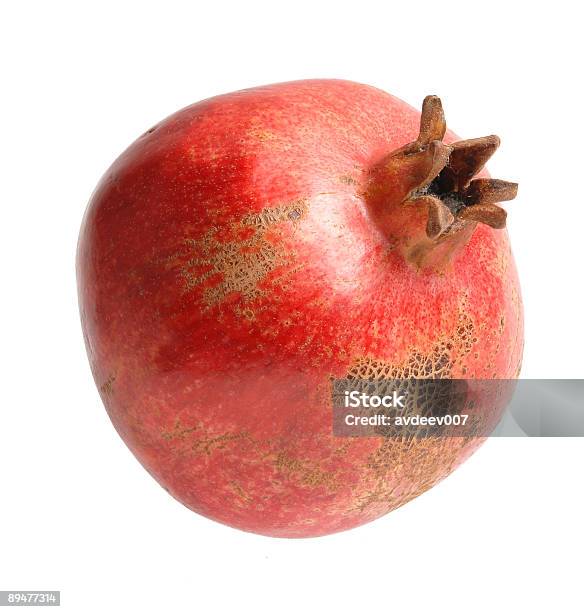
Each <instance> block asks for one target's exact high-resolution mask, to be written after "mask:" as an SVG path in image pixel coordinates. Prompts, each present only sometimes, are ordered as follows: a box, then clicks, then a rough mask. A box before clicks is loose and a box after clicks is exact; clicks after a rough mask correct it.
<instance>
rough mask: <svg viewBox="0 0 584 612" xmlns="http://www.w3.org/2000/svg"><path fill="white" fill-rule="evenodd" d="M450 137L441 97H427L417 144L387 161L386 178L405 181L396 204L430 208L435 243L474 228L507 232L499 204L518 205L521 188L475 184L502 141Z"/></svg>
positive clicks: (399, 183)
mask: <svg viewBox="0 0 584 612" xmlns="http://www.w3.org/2000/svg"><path fill="white" fill-rule="evenodd" d="M445 133H446V121H445V118H444V111H443V110H442V102H441V101H440V98H438V97H437V96H427V97H426V98H425V99H424V103H423V106H422V115H421V118H420V133H419V135H418V137H417V139H416V140H415V141H414V142H411V143H409V144H407V145H405V146H404V147H402V148H400V149H398V150H397V151H395V152H393V153H392V154H391V155H390V156H389V157H388V158H386V159H385V160H384V162H383V166H384V168H383V170H384V173H388V172H389V173H390V174H393V175H394V176H396V177H398V176H399V180H398V181H397V188H396V183H394V188H393V194H392V195H393V198H392V199H393V200H394V202H396V200H397V202H396V203H398V202H399V203H402V204H404V205H416V206H420V205H422V206H426V207H427V210H428V219H427V224H426V235H427V236H428V238H430V239H432V240H435V241H442V240H443V239H445V238H447V237H448V236H452V235H453V234H456V233H458V232H459V231H460V230H462V229H463V228H465V227H467V226H468V225H469V224H471V223H473V224H475V225H476V223H485V224H486V225H489V226H490V227H493V228H495V229H501V228H504V227H505V223H506V217H507V213H506V212H505V210H503V209H502V208H501V207H500V206H497V203H498V202H503V201H505V200H512V199H513V198H514V197H515V196H516V195H517V183H510V182H507V181H501V180H498V179H490V178H476V179H473V177H474V176H475V175H476V174H477V173H478V172H480V171H481V170H482V169H483V167H484V165H485V163H486V162H487V160H488V159H489V158H490V157H491V156H492V155H493V153H494V152H495V151H496V150H497V148H498V147H499V144H500V141H499V138H498V137H497V136H484V137H482V138H472V139H469V140H460V141H458V142H455V143H453V144H451V145H447V144H445V143H444V142H442V139H443V138H444V134H445ZM396 191H397V192H396Z"/></svg>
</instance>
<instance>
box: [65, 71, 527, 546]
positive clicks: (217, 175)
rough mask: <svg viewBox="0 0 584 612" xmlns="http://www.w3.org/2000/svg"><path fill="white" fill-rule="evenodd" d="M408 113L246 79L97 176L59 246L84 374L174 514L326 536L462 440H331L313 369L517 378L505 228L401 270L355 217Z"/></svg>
mask: <svg viewBox="0 0 584 612" xmlns="http://www.w3.org/2000/svg"><path fill="white" fill-rule="evenodd" d="M419 121H420V113H419V112H418V111H416V110H414V109H412V108H411V107H409V106H408V105H406V104H405V103H404V102H402V101H400V100H399V99H397V98H395V97H393V96H391V95H389V94H387V93H384V92H382V91H379V90H377V89H375V88H372V87H369V86H365V85H361V84H357V83H352V82H347V81H339V80H314V81H299V82H292V83H282V84H277V85H271V86H266V87H259V88H255V89H249V90H244V91H240V92H236V93H232V94H227V95H223V96H218V97H216V98H212V99H209V100H205V101H202V102H199V103H197V104H194V105H192V106H190V107H188V108H185V109H183V110H181V111H179V112H177V113H176V114H174V115H172V116H170V117H169V118H167V119H165V120H164V121H162V122H161V123H159V124H158V125H157V126H155V127H154V128H152V129H151V130H148V132H146V133H145V134H144V135H142V136H141V137H140V138H138V139H137V140H136V141H135V142H134V143H133V144H132V145H131V146H130V147H129V148H128V149H127V150H126V151H125V152H124V153H123V154H122V155H121V156H120V157H119V158H118V159H117V160H116V161H115V162H114V163H113V165H112V166H111V167H110V169H109V170H108V171H107V172H106V174H105V175H104V177H103V178H102V179H101V181H100V183H99V185H98V187H97V189H96V190H95V192H94V194H93V196H92V198H91V201H90V203H89V206H88V209H87V211H86V213H85V217H84V219H83V223H82V227H81V233H80V238H79V244H78V252H77V276H78V288H79V302H80V311H81V321H82V327H83V331H84V337H85V342H86V347H87V352H88V356H89V360H90V364H91V369H92V372H93V376H94V378H95V381H96V384H97V386H98V388H99V391H100V394H101V397H102V400H103V402H104V404H105V407H106V410H107V412H108V415H109V417H110V418H111V420H112V422H113V424H114V426H115V428H116V429H117V431H118V433H119V434H120V436H121V437H122V438H123V440H124V442H125V443H126V444H127V446H128V447H129V448H130V450H131V451H132V452H133V453H134V455H135V456H136V457H137V458H138V460H139V461H140V462H141V463H142V465H143V466H144V467H145V468H146V469H147V470H148V471H149V472H150V473H151V474H152V476H153V477H154V478H155V479H156V480H157V481H158V482H159V483H160V484H161V485H162V486H163V487H164V488H165V489H166V490H167V491H169V492H170V493H171V494H172V495H173V496H174V497H175V498H176V499H178V500H179V501H181V502H182V503H183V504H185V505H186V506H187V507H189V508H191V509H192V510H194V511H196V512H198V513H200V514H202V515H204V516H206V517H209V518H211V519H214V520H217V521H220V522H222V523H225V524H227V525H230V526H233V527H237V528H239V529H243V530H247V531H253V532H256V533H260V534H265V535H271V536H280V537H306V536H317V535H324V534H328V533H333V532H337V531H341V530H344V529H349V528H352V527H355V526H357V525H360V524H363V523H365V522H368V521H371V520H373V519H375V518H377V517H379V516H382V515H383V514H385V513H387V512H389V511H390V510H393V509H395V508H397V507H399V506H401V505H403V504H404V503H406V502H407V501H409V500H411V499H413V498H415V497H416V496H418V495H419V494H421V493H422V492H424V491H426V490H427V489H429V488H430V487H432V486H433V485H434V484H436V483H437V482H438V481H440V480H441V479H442V478H444V477H445V476H447V475H448V474H449V473H450V472H451V471H452V470H453V469H455V468H456V467H457V466H458V465H459V464H460V463H461V462H462V461H464V460H465V459H466V458H467V457H468V456H469V455H470V454H471V453H472V452H473V451H474V450H475V449H476V448H477V446H478V445H479V444H480V441H478V440H473V439H470V438H443V439H435V438H432V439H418V440H413V441H411V442H409V443H407V444H405V443H403V442H401V441H400V440H398V439H382V438H340V437H335V436H333V434H332V418H331V405H330V396H329V381H330V377H331V376H334V377H343V376H346V375H347V374H349V373H351V374H353V375H355V376H361V377H368V376H371V375H375V374H379V373H383V372H385V373H387V372H392V373H393V375H395V376H422V377H427V376H441V377H453V378H513V377H516V376H517V375H518V372H519V368H520V361H521V355H522V347H523V319H522V305H521V297H520V291H519V284H518V279H517V274H516V270H515V265H514V262H513V257H512V255H511V251H510V246H509V242H508V236H507V232H506V230H494V229H491V228H490V227H487V226H486V225H481V224H479V225H477V227H476V229H475V231H474V233H473V234H472V236H471V237H470V240H469V241H468V242H467V243H466V244H465V245H464V246H463V247H462V248H460V249H459V250H458V251H456V252H454V253H453V255H452V258H451V261H450V262H449V264H448V265H447V266H446V267H444V268H443V269H440V270H436V269H431V268H428V269H426V268H424V269H419V268H417V267H415V266H413V265H411V263H409V262H408V261H407V260H406V259H405V258H404V257H403V254H402V253H401V252H400V250H399V249H397V248H395V244H396V240H395V237H396V236H397V235H399V233H400V232H401V231H403V230H402V228H401V225H400V224H397V226H396V227H393V228H392V226H391V215H390V216H389V218H388V219H385V220H384V222H383V223H379V222H378V221H377V220H376V219H377V216H376V215H372V214H371V210H370V203H368V201H367V199H366V197H365V196H364V193H365V191H366V190H365V187H364V185H365V182H366V180H367V176H368V170H369V169H370V168H371V167H372V166H373V165H374V164H375V163H376V162H378V161H379V160H380V159H382V158H383V157H384V156H386V155H388V154H389V153H390V152H391V151H393V150H395V149H397V148H398V147H401V146H403V145H404V144H406V143H408V142H411V141H412V140H414V139H415V138H416V136H417V133H418V128H419ZM456 139H457V137H456V136H455V135H454V134H452V133H451V132H448V133H447V136H446V138H445V141H446V142H452V141H453V140H456Z"/></svg>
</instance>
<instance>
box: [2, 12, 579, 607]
mask: <svg viewBox="0 0 584 612" xmlns="http://www.w3.org/2000/svg"><path fill="white" fill-rule="evenodd" d="M0 10H1V12H2V15H0V28H1V31H0V47H1V49H0V52H1V53H0V61H1V70H2V75H1V82H2V90H3V92H2V95H1V97H0V105H1V107H2V127H1V130H0V138H1V140H0V158H1V159H0V162H1V163H0V168H1V170H0V173H1V177H2V178H1V181H0V190H1V195H0V205H1V217H0V219H1V226H0V227H1V228H2V234H1V239H0V262H1V266H2V269H1V277H0V279H1V280H0V286H1V287H2V298H1V302H0V309H1V311H2V312H1V317H0V322H1V323H0V324H1V326H2V329H1V337H0V343H1V344H0V346H1V351H2V352H1V359H2V363H1V369H0V371H1V372H2V395H1V398H2V399H1V400H0V405H1V421H0V432H1V443H0V589H61V590H62V601H63V606H62V607H63V608H64V609H67V610H75V611H77V610H83V611H85V610H88V611H92V610H141V611H148V610H205V611H213V610H254V611H261V610H296V609H306V610H320V609H332V610H360V611H361V610H373V609H375V610H379V609H382V610H384V609H387V610H390V609H391V610H448V611H453V610H464V611H467V610H530V611H531V610H550V609H554V610H582V609H583V607H584V603H583V598H584V596H583V594H582V588H581V581H582V574H581V572H582V550H583V548H584V536H583V529H582V513H583V509H584V497H583V493H582V467H583V464H584V441H583V440H582V439H494V440H490V441H488V442H487V444H486V445H485V446H484V447H483V449H481V450H480V451H479V452H478V453H477V454H476V455H475V456H474V457H473V458H472V459H471V460H469V461H468V462H467V463H466V464H465V465H464V466H463V467H461V468H460V469H459V470H458V471H457V472H456V473H455V474H453V475H452V476H451V477H450V478H449V479H447V480H446V481H445V482H444V483H442V484H441V485H439V486H438V487H436V488H435V489H433V490H431V491H430V492H428V493H426V494H425V495H423V496H422V497H420V498H418V499H416V500H415V501H413V502H411V503H410V504H408V505H407V506H406V507H404V508H402V509H400V510H398V511H396V512H394V513H393V514H390V515H388V516H387V517H385V518H383V519H381V520H379V521H377V522H376V523H374V524H371V525H368V526H365V527H361V528H359V529H356V530H353V531H351V532H347V533H343V534H339V535H335V536H329V537H326V538H320V539H314V540H297V541H286V540H275V539H269V538H264V537H260V536H255V535H251V534H246V533H240V532H238V531H234V530H232V529H229V528H227V527H223V526H221V525H218V524H215V523H213V522H211V521H208V520H206V519H204V518H201V517H199V516H197V515H195V514H193V513H191V512H190V511H188V510H186V509H185V508H183V507H182V506H181V505H180V504H179V503H177V502H176V501H174V500H173V499H171V498H170V497H169V496H168V495H167V494H166V493H165V492H164V491H163V490H162V489H161V488H160V487H159V486H158V485H157V484H156V483H155V482H154V481H153V480H152V479H151V478H150V476H148V475H147V474H146V472H145V471H144V470H143V469H142V468H141V467H140V465H139V464H138V463H137V462H136V461H135V459H134V458H133V457H132V456H131V454H130V453H129V451H128V450H127V449H126V448H125V446H124V445H123V443H122V441H121V440H120V439H119V438H118V436H117V434H116V433H115V431H114V430H113V428H112V426H111V425H110V423H109V421H108V418H107V416H106V413H105V411H104V410H103V408H102V406H101V404H100V400H99V397H98V394H97V392H96V390H95V388H94V385H93V382H92V379H91V376H90V372H89V367H88V364H87V361H86V358H85V353H84V348H83V344H82V338H81V332H80V326H79V321H78V314H77V304H76V290H75V280H74V253H75V243H76V238H77V232H78V229H79V224H80V221H81V216H82V213H83V210H84V207H85V204H86V202H87V199H88V197H89V195H90V194H91V191H92V189H93V187H94V186H95V184H96V182H97V180H98V179H99V177H100V175H101V174H102V173H103V172H104V171H105V169H106V168H107V167H108V165H109V164H110V163H111V162H112V161H113V159H114V157H115V156H117V155H118V154H119V153H120V152H121V150H123V149H124V148H125V147H126V146H127V145H128V144H129V143H130V142H131V141H132V140H133V139H134V138H135V137H137V136H138V135H139V134H141V133H142V132H143V131H144V130H145V129H146V128H148V127H150V126H151V125H153V124H154V123H156V122H157V121H158V120H159V119H161V118H162V117H164V116H166V115H168V114H170V113H171V112H173V111H175V110H177V109H178V108H180V107H182V106H185V105H187V104H189V103H191V102H194V101H196V100H199V99H201V98H205V97H209V96H211V95H215V94H218V93H223V92H228V91H231V90H236V89H240V88H243V87H249V86H253V85H256V84H264V83H270V82H277V81H284V80H291V79H298V78H307V77H340V78H348V79H353V80H356V81H361V82H365V83H369V84H372V85H375V86H377V87H380V88H382V89H385V90H387V91H390V92H391V93H393V94H396V95H398V96H399V97H401V98H403V99H405V100H406V101H408V102H410V103H411V104H413V105H415V106H417V107H418V108H419V106H420V103H421V100H422V98H423V97H424V95H426V94H428V93H436V94H439V95H440V96H441V97H442V98H443V100H444V103H445V107H446V113H447V117H448V119H449V121H450V125H451V126H452V128H453V129H454V130H455V131H457V132H458V133H459V134H460V135H461V136H462V137H473V136H479V135H483V134H490V133H497V134H499V135H500V136H501V137H502V141H503V144H502V146H501V148H500V150H499V152H498V153H497V155H496V156H495V158H494V159H493V161H492V163H491V164H490V170H491V172H492V173H493V175H495V176H498V177H501V178H505V179H509V180H517V181H518V182H519V183H520V195H519V197H518V199H517V200H516V201H515V202H512V203H510V204H509V206H508V209H509V211H510V215H509V223H508V226H509V231H510V234H511V237H512V244H513V248H514V252H515V255H516V258H517V263H518V266H519V271H520V276H521V280H522V286H523V295H524V301H525V308H526V338H527V342H526V354H525V362H524V369H523V376H524V377H527V378H536V377H556V378H569V377H582V376H583V375H584V366H583V364H582V354H583V345H584V331H583V325H582V316H583V300H582V290H581V284H582V278H581V277H582V245H583V242H584V240H583V238H582V231H583V228H584V205H583V201H582V200H583V197H582V170H581V169H582V164H583V163H584V151H583V147H582V143H583V136H584V129H583V123H584V121H583V119H582V112H583V111H582V108H583V107H582V94H583V87H582V76H581V74H582V66H581V59H582V33H581V30H580V27H581V16H579V15H578V14H577V13H578V10H579V5H578V3H576V2H557V1H556V2H554V3H551V4H549V3H539V2H532V3H519V2H516V3H513V2H499V1H494V0H489V1H488V2H482V3H479V2H468V1H467V2H400V3H391V2H379V3H373V2H366V1H363V0H361V1H358V2H341V1H337V2H331V3H325V2H318V1H317V0H312V1H311V2H302V1H299V0H296V1H295V2H270V3H268V2H266V3H263V4H262V3H259V2H250V1H249V0H247V1H244V2H239V3H235V2H233V3H227V2H207V3H201V4H199V3H196V2H184V3H179V2H160V3H151V2H136V3H123V2H105V1H102V2H96V3H93V4H89V3H83V2H58V1H57V2H55V1H53V2H18V3H17V2H13V3H8V2H6V3H3V4H2V8H1V9H0Z"/></svg>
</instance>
